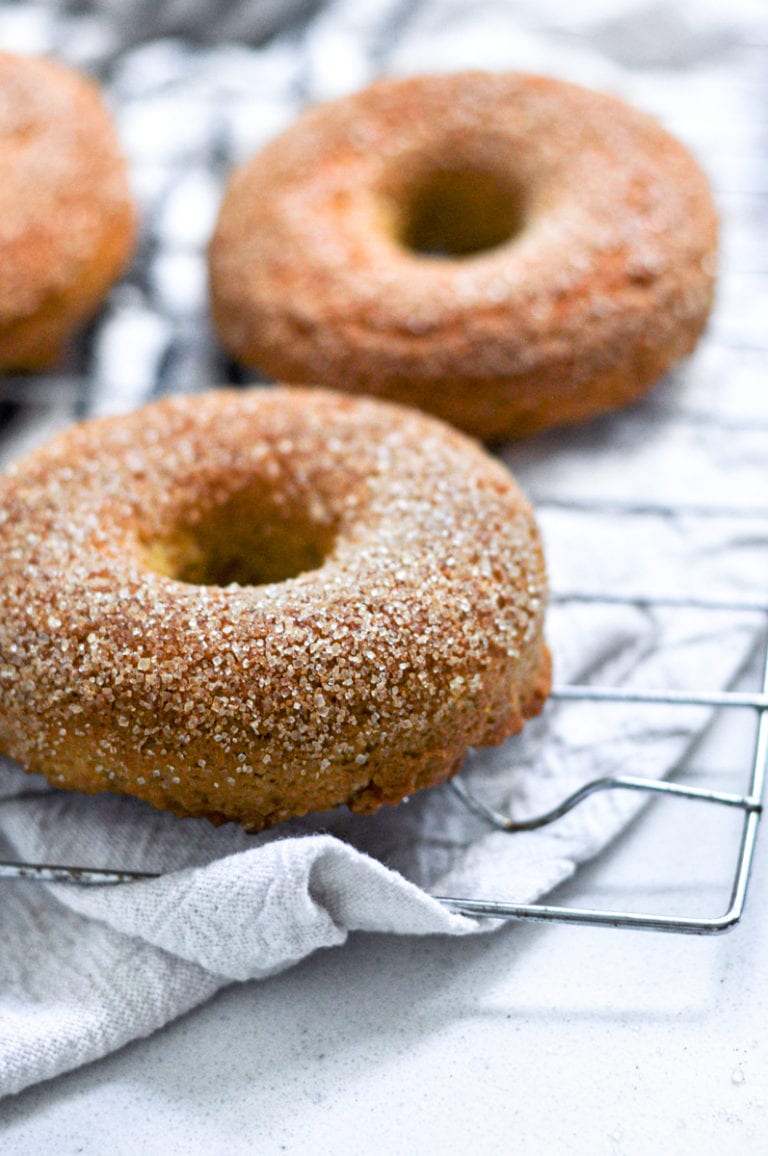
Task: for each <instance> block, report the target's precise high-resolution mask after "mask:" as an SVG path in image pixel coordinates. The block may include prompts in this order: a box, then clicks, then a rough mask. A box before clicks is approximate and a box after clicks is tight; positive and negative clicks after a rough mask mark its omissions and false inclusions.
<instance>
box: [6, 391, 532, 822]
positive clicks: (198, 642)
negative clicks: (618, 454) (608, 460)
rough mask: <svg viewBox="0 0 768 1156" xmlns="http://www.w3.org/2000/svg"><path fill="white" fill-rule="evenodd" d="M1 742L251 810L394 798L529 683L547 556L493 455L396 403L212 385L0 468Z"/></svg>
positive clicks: (197, 807) (277, 814) (454, 752)
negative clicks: (218, 389) (207, 391)
mask: <svg viewBox="0 0 768 1156" xmlns="http://www.w3.org/2000/svg"><path fill="white" fill-rule="evenodd" d="M0 557H2V559H3V565H2V570H1V571H0V749H2V750H3V751H5V753H7V754H9V755H11V756H12V757H14V758H16V759H17V760H18V761H19V762H20V763H21V764H22V765H23V766H24V767H25V768H27V769H29V770H37V771H42V772H43V773H45V774H47V775H49V777H50V778H51V779H52V781H53V782H54V783H57V784H59V785H63V786H74V787H79V788H80V789H83V790H88V791H97V790H104V789H114V790H118V791H123V792H126V793H130V794H136V795H139V796H140V797H142V798H145V799H148V800H149V801H150V802H152V803H154V804H155V805H156V806H158V807H163V808H167V809H171V810H174V811H176V812H177V813H180V814H205V815H208V816H210V817H214V818H218V819H222V818H237V819H239V820H240V821H241V822H243V823H244V824H245V825H246V826H249V827H251V828H254V829H256V828H259V827H262V826H264V825H265V824H268V823H272V822H275V821H277V820H278V819H281V818H285V817H286V816H287V815H290V814H302V813H304V812H306V811H307V810H311V809H314V810H317V809H322V808H327V807H330V806H333V805H336V804H337V803H340V802H348V803H349V804H350V805H351V806H352V807H353V808H355V809H358V810H371V809H375V807H377V806H378V805H380V804H381V803H382V802H388V801H389V802H392V801H397V800H399V799H401V798H402V797H403V796H404V795H405V794H407V793H409V792H410V791H411V790H413V789H414V788H416V787H418V786H423V785H428V784H429V783H431V782H435V781H439V780H440V779H442V778H445V777H446V776H447V775H448V774H450V773H452V771H454V770H455V769H457V766H458V763H459V762H460V760H461V757H462V756H463V755H464V753H465V752H466V750H467V747H468V746H469V745H470V744H472V745H478V744H482V743H488V742H498V741H500V740H501V739H502V738H503V737H505V736H506V735H507V734H510V733H512V732H513V731H515V730H517V729H519V727H520V726H521V725H522V721H523V717H525V716H527V715H530V714H531V713H534V712H535V711H536V710H538V709H539V708H540V706H541V703H542V701H543V697H544V695H545V693H546V691H547V689H548V679H549V673H548V657H547V653H546V648H545V647H544V645H543V642H542V619H543V613H544V600H545V577H544V568H543V561H542V555H541V549H540V544H539V539H538V534H537V531H536V528H535V526H534V523H533V520H532V517H531V513H530V510H529V508H528V506H527V504H526V502H525V500H524V498H523V497H522V495H521V493H520V491H519V490H518V488H517V486H516V485H515V483H514V481H513V479H512V478H511V477H510V475H509V474H508V473H507V471H506V470H505V469H504V468H503V467H502V466H501V465H500V464H498V463H496V462H495V461H493V460H492V459H491V458H490V457H489V456H488V455H487V454H485V453H484V452H483V451H482V450H481V449H480V447H478V446H477V445H475V444H474V443H473V442H471V441H470V440H469V439H467V438H466V437H464V436H463V435H460V434H458V433H455V432H454V431H452V430H449V429H448V428H447V427H445V426H443V425H442V424H441V423H439V422H436V421H434V420H433V419H430V418H427V417H424V416H422V415H420V414H418V413H415V412H410V411H406V410H402V409H400V408H399V407H396V406H392V405H386V404H383V403H380V402H375V401H367V400H363V399H354V398H349V397H345V396H342V395H334V394H332V393H328V392H326V391H322V390H301V389H288V388H280V389H262V390H256V391H249V392H245V393H238V392H233V391H221V392H217V393H214V394H208V395H203V396H199V397H195V398H178V399H173V400H167V401H163V402H161V403H158V404H155V405H152V406H149V407H147V408H145V409H144V410H141V411H138V412H137V413H135V414H132V415H130V416H127V417H121V418H108V419H100V420H95V421H91V422H88V423H85V424H83V425H80V426H75V427H73V428H72V429H71V430H69V431H68V432H66V433H64V434H63V435H61V436H59V437H58V438H56V439H55V440H54V441H53V442H51V443H50V444H49V445H48V446H46V447H45V448H43V449H41V450H38V451H37V452H35V453H33V454H32V455H31V456H30V457H28V458H27V459H26V460H25V461H23V462H21V463H20V464H19V465H17V466H16V467H13V468H11V470H10V471H9V472H8V473H7V474H6V475H5V476H4V477H2V478H0Z"/></svg>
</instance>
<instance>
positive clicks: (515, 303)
mask: <svg viewBox="0 0 768 1156" xmlns="http://www.w3.org/2000/svg"><path fill="white" fill-rule="evenodd" d="M446 173H447V174H449V176H450V174H454V176H455V174H457V173H458V174H459V176H460V177H461V174H464V177H461V179H464V178H465V177H466V174H467V173H469V174H472V173H475V174H478V173H479V174H482V180H484V181H485V182H486V183H488V182H493V183H494V184H495V186H497V187H498V188H500V189H502V190H503V189H506V190H507V191H508V193H509V198H510V205H511V212H512V214H513V215H514V214H515V213H516V214H517V217H518V218H520V223H519V228H518V230H517V231H516V232H514V235H513V236H512V237H511V238H510V239H509V240H508V241H506V242H504V243H501V244H498V245H496V246H495V247H492V248H488V249H485V250H484V251H482V252H477V253H475V254H469V255H465V256H458V257H455V258H454V259H445V258H442V259H441V258H439V257H435V256H429V255H425V254H424V253H417V252H413V251H411V250H410V249H409V248H408V245H407V244H405V243H404V242H403V237H406V238H407V237H408V234H409V230H411V229H412V228H413V221H412V220H410V221H409V220H408V219H406V218H407V217H408V215H409V214H410V215H411V216H413V213H414V208H413V204H414V190H418V189H419V188H420V187H421V186H422V185H423V184H424V182H427V183H429V182H430V181H432V182H433V184H435V182H436V181H437V184H439V183H440V182H441V181H443V182H444V180H445V179H446V177H445V174H446ZM436 174H437V176H436ZM451 179H453V178H451ZM477 192H478V195H480V194H482V193H483V189H482V187H480V186H478V189H477ZM435 196H437V193H433V198H434V197H435ZM494 196H495V194H494ZM494 196H492V195H491V194H488V193H487V192H486V194H485V199H486V201H487V204H488V206H489V212H492V213H496V214H498V212H499V211H500V209H499V204H501V202H502V201H503V197H500V198H499V197H496V200H494ZM515 200H516V201H517V204H516V205H515V204H514V203H513V202H514V201H515ZM497 201H498V202H499V204H497V203H496V202H497ZM471 204H472V202H471V199H470V198H469V196H468V197H467V198H465V203H464V205H463V206H461V205H460V206H459V207H460V208H462V209H463V212H464V213H465V214H466V213H469V212H470V210H471ZM408 206H410V208H409V207H408ZM430 207H431V208H433V209H434V210H435V212H438V211H439V205H437V202H436V201H435V203H434V205H432V206H429V205H428V206H427V210H428V209H429V208H430ZM420 211H421V210H420ZM424 212H426V210H425V211H424ZM427 215H428V214H427ZM420 227H423V226H420ZM494 227H495V226H494ZM510 227H514V222H512V224H511V225H510ZM467 228H469V229H470V231H471V230H472V229H478V230H479V226H478V225H477V224H470V225H467ZM459 240H461V238H459ZM716 246H717V218H716V213H715V209H714V207H713V203H712V198H711V195H710V191H709V187H708V184H707V181H706V178H705V177H704V175H703V173H702V172H701V170H700V169H699V167H698V166H697V164H696V162H695V161H694V160H693V158H692V157H691V156H690V154H689V153H688V152H687V151H686V149H685V148H684V147H683V146H682V145H681V144H680V143H679V142H678V141H676V140H675V139H674V138H672V137H671V136H670V135H669V134H668V133H667V132H666V131H665V130H664V129H662V128H661V126H660V125H659V124H658V123H657V122H656V121H654V120H653V119H652V118H651V117H648V116H646V115H644V114H643V113H641V112H638V111H637V110H635V109H633V108H631V107H629V106H628V105H626V104H624V103H623V102H621V101H619V100H617V99H616V98H614V97H610V96H606V95H602V94H599V93H596V92H591V91H589V90H587V89H583V88H580V87H577V86H575V85H572V84H567V83H564V82H562V81H557V80H551V79H545V78H541V77H534V76H528V75H523V74H505V75H503V74H485V73H458V74H455V75H452V76H432V77H416V78H412V79H408V80H395V81H392V80H388V81H381V82H379V83H377V84H375V85H373V86H372V87H370V88H368V89H366V90H365V91H363V92H361V93H358V94H357V95H355V96H352V97H348V98H345V99H343V100H340V101H336V102H334V103H331V104H328V105H324V106H321V107H318V108H315V109H313V110H311V111H309V112H308V113H306V114H305V115H304V116H303V117H302V118H300V119H299V120H298V121H297V122H296V124H295V125H294V126H293V127H291V128H290V129H289V130H288V131H287V132H286V133H284V134H283V135H282V136H281V137H279V138H277V139H276V140H275V141H273V142H272V143H271V144H269V145H268V146H267V147H266V148H265V149H264V150H263V151H262V152H261V153H260V154H259V155H258V156H257V157H255V158H254V159H253V160H252V161H251V162H250V163H248V164H246V165H244V166H243V167H242V168H241V169H239V170H238V171H237V172H236V173H235V174H234V176H233V178H232V180H231V183H230V186H229V189H228V192H227V195H226V197H225V200H224V203H223V206H222V210H221V214H220V217H219V222H218V225H217V228H216V232H215V234H214V238H213V241H212V244H211V248H210V271H211V287H212V298H213V313H214V320H215V322H216V326H217V328H218V331H219V334H220V336H221V338H222V340H223V342H224V344H225V345H226V346H227V347H228V348H229V350H230V351H231V352H232V353H233V354H234V355H235V356H236V357H238V358H240V359H241V360H242V361H244V362H245V363H246V364H249V365H253V366H257V367H259V368H261V369H263V370H265V371H266V372H267V373H269V374H271V375H273V376H275V377H278V378H283V379H285V380H291V381H306V382H309V383H311V382H313V381H324V382H327V383H329V384H332V385H333V386H334V387H338V388H342V389H345V390H350V391H352V392H364V393H370V394H374V395H377V396H381V397H387V398H391V399H393V400H396V401H400V402H405V403H409V404H412V405H416V406H419V407H420V408H422V409H425V410H427V411H430V412H433V413H435V414H437V415H438V416H440V417H442V418H444V419H446V420H448V421H451V422H453V423H454V424H455V425H458V426H460V427H461V428H464V429H466V430H468V431H469V432H471V433H473V434H475V435H477V436H480V437H483V438H496V437H505V436H512V435H519V434H527V433H532V432H534V431H536V430H540V429H543V428H545V427H548V426H551V425H559V424H563V423H568V422H576V421H583V420H585V419H587V418H589V417H592V416H594V415H595V414H598V413H601V412H604V411H606V410H610V409H613V408H615V407H617V406H621V405H625V404H627V403H628V402H630V401H632V400H633V399H634V398H636V397H638V396H639V395H641V394H642V393H643V392H645V391H646V390H647V389H648V388H649V386H650V385H651V384H652V383H653V382H654V381H655V380H656V379H657V378H658V377H659V376H660V375H661V374H662V373H663V372H664V371H665V370H666V369H667V368H668V367H669V366H670V365H672V364H673V363H674V362H675V361H677V360H678V359H679V358H680V357H683V356H684V355H686V354H687V353H689V352H690V351H691V349H692V348H693V346H694V344H695V342H696V340H697V338H698V336H699V334H700V333H701V330H702V328H703V326H704V324H705V322H706V318H707V316H708V313H709V310H710V306H711V301H712V293H713V285H714V273H715V257H716Z"/></svg>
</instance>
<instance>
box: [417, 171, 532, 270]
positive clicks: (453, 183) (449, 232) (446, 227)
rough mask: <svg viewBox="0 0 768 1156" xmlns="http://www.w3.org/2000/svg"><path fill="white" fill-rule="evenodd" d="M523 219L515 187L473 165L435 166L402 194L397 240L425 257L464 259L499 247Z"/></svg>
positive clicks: (521, 201) (520, 198)
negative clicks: (457, 167)
mask: <svg viewBox="0 0 768 1156" xmlns="http://www.w3.org/2000/svg"><path fill="white" fill-rule="evenodd" d="M524 223H525V204H524V199H523V195H522V192H521V190H520V189H517V188H514V187H513V186H512V185H510V184H509V183H508V182H503V181H500V180H499V179H498V177H496V176H495V175H494V174H493V173H489V172H483V171H481V170H477V169H438V170H435V171H433V172H430V173H427V174H426V175H425V176H423V177H422V178H421V180H420V181H418V183H416V184H415V185H414V186H413V187H412V188H411V190H410V192H409V193H407V194H406V196H405V198H404V204H403V216H402V221H401V227H400V234H399V240H400V243H401V244H402V245H403V246H404V247H405V248H406V249H409V250H410V251H411V252H412V253H416V254H420V255H422V256H430V257H448V258H450V257H469V256H472V255H474V254H475V253H482V252H484V251H485V250H487V249H495V248H498V246H499V245H503V244H504V243H505V242H506V241H509V240H511V239H512V238H513V237H515V236H516V235H517V234H518V233H519V232H520V231H521V230H522V228H523V225H524Z"/></svg>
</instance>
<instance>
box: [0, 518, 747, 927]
mask: <svg viewBox="0 0 768 1156" xmlns="http://www.w3.org/2000/svg"><path fill="white" fill-rule="evenodd" d="M552 504H557V505H558V506H563V505H570V506H571V507H572V508H578V509H584V510H587V511H589V512H593V513H600V512H606V513H610V514H612V515H616V514H619V515H621V516H622V517H623V518H625V519H628V520H631V519H632V517H633V516H636V515H638V514H648V513H651V514H660V515H666V516H670V515H695V516H697V517H701V518H707V517H710V516H716V517H722V516H728V517H733V518H741V517H745V516H749V517H750V518H760V519H761V520H763V519H764V520H765V522H766V527H767V533H768V509H765V510H762V509H760V510H755V509H745V508H742V507H739V508H736V509H724V508H723V507H720V506H718V507H717V508H708V507H703V506H688V505H686V506H667V505H653V504H647V503H645V504H642V505H640V504H637V503H616V502H612V503H607V502H604V503H562V502H557V503H552ZM546 505H547V503H546V501H543V502H539V503H538V506H539V508H540V509H541V508H543V507H545V506H546ZM766 549H768V546H766ZM553 598H554V601H558V600H560V601H566V600H567V601H581V602H591V603H595V604H604V605H608V604H614V605H625V606H645V607H672V608H679V609H681V610H684V609H697V610H704V611H707V610H711V611H734V612H752V613H755V612H757V613H759V614H760V615H761V616H762V619H763V623H764V626H765V631H764V632H763V638H762V642H761V643H760V655H759V664H760V669H761V682H760V687H759V689H757V690H753V691H737V690H720V691H708V690H689V691H681V690H669V689H662V688H655V687H652V686H649V687H647V688H636V687H633V688H631V689H628V688H624V687H614V686H600V685H591V684H573V683H571V684H563V685H556V686H555V687H554V688H553V691H552V696H551V697H552V699H553V700H555V701H565V700H571V701H582V702H592V703H609V702H620V703H637V704H641V703H645V704H655V705H658V706H663V707H668V708H670V709H675V708H676V707H678V708H679V707H690V706H700V707H707V708H709V709H710V710H711V712H712V714H713V718H716V717H717V715H718V714H720V713H722V712H724V711H737V712H739V713H740V714H741V715H743V716H749V715H751V716H755V715H756V716H757V725H756V727H755V729H754V741H753V745H752V752H751V758H750V759H749V760H747V762H746V764H745V767H744V779H745V791H744V793H743V794H738V793H733V792H730V791H719V790H709V789H703V788H700V787H694V786H688V785H684V784H681V783H677V782H670V781H668V780H659V779H649V778H641V777H634V776H632V775H616V776H609V777H601V778H598V779H593V780H591V781H590V782H587V783H585V784H584V785H583V786H581V787H580V788H579V789H578V790H577V791H575V792H574V793H573V794H571V795H569V796H568V797H567V798H565V799H563V800H561V802H560V803H559V804H558V805H556V806H555V807H553V808H551V809H550V810H549V811H547V812H546V813H544V814H541V815H538V816H535V817H533V818H527V819H525V820H519V821H518V820H515V819H514V817H513V816H509V815H504V814H502V813H500V812H499V811H496V810H494V809H493V808H491V807H489V806H487V804H486V803H484V802H483V800H482V799H480V798H478V797H477V796H476V795H474V794H473V793H472V792H470V791H469V790H468V789H467V788H466V787H465V786H464V785H463V783H462V781H461V778H460V777H458V778H456V779H454V780H452V782H451V784H450V785H451V788H452V790H453V791H454V793H455V794H456V796H457V798H459V799H460V800H461V802H462V803H463V804H464V805H465V806H466V807H467V808H468V809H469V810H470V811H472V812H473V813H474V814H476V815H478V816H479V817H480V818H482V819H483V820H484V821H485V822H487V823H488V824H490V825H491V826H493V827H495V828H496V829H497V830H500V831H506V832H508V833H509V834H510V836H512V837H514V835H515V834H516V833H517V832H522V831H531V830H535V829H538V828H541V827H544V826H548V825H549V824H552V823H556V822H557V820H558V819H560V818H561V817H562V816H564V815H565V814H567V813H568V812H569V811H571V810H573V809H574V808H575V807H577V806H579V804H580V803H582V802H583V801H584V800H585V799H587V798H589V797H590V796H591V795H593V794H595V793H597V792H600V791H632V792H637V793H641V794H646V795H654V796H658V797H661V798H664V799H667V800H680V799H684V800H688V801H689V802H700V803H705V804H709V805H711V806H717V807H722V808H731V809H736V810H738V811H741V812H742V815H743V821H742V824H741V831H740V836H739V840H738V846H737V847H736V848H735V866H734V871H733V879H732V885H731V891H730V898H729V901H728V906H727V908H726V910H725V911H724V912H722V913H721V914H718V915H714V916H709V917H701V916H674V915H663V914H653V913H648V912H641V911H615V910H606V909H601V908H591V907H570V906H557V905H552V904H546V903H509V902H502V901H498V900H494V899H472V898H458V897H452V896H437V897H436V898H437V899H438V901H439V902H440V903H441V904H443V905H444V906H445V907H447V908H448V909H449V910H451V911H453V912H456V913H459V914H463V915H471V916H475V917H481V918H488V919H497V920H499V919H500V920H508V921H513V920H537V921H548V922H559V923H578V924H586V925H592V926H601V927H613V928H634V929H638V930H650V931H666V932H680V933H687V934H694V935H707V934H716V933H720V932H724V931H728V930H730V929H731V928H733V927H734V926H735V925H736V924H737V923H738V922H739V921H740V919H741V916H742V913H743V910H744V904H745V901H746V898H747V891H748V887H749V879H750V871H751V867H752V861H753V857H754V852H755V845H756V839H757V831H758V826H759V821H760V816H761V813H762V808H763V797H764V791H765V778H766V766H767V764H768V599H765V600H754V601H731V600H724V599H702V598H685V597H673V596H663V595H654V596H644V595H627V596H624V595H616V594H609V593H600V592H597V593H594V594H587V593H584V594H563V595H560V596H558V595H557V594H555V595H554V596H553ZM157 877H158V876H157V873H148V872H134V871H122V870H119V869H94V868H89V867H82V866H65V865H55V864H47V863H27V862H0V879H35V880H39V881H43V882H54V883H71V884H80V885H83V886H107V885H115V884H122V883H130V882H136V881H138V880H142V879H153V878H157Z"/></svg>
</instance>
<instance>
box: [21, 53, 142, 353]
mask: <svg viewBox="0 0 768 1156" xmlns="http://www.w3.org/2000/svg"><path fill="white" fill-rule="evenodd" d="M134 233H135V214H134V209H133V205H132V202H131V198H130V196H129V192H128V185H127V179H126V169H125V163H124V161H123V158H122V156H121V155H120V151H119V147H118V143H117V139H116V136H115V131H114V128H113V126H112V122H111V120H110V117H109V114H108V112H107V110H106V108H105V106H104V104H103V102H102V100H101V96H100V95H99V92H98V90H97V88H96V86H95V84H94V83H93V82H92V81H90V80H88V79H87V78H86V77H85V76H82V75H81V74H80V73H78V72H75V71H74V70H72V69H71V68H68V67H65V66H64V65H62V64H58V63H56V62H55V61H53V60H47V59H42V58H33V57H25V56H16V55H12V54H10V53H0V370H2V369H43V368H45V367H46V366H48V365H50V364H52V363H53V362H55V361H56V360H57V359H58V358H59V356H60V353H61V349H62V346H63V344H64V343H65V341H66V340H67V338H68V337H69V336H70V335H71V334H72V333H73V331H74V330H76V329H77V327H78V326H80V325H81V324H82V323H83V322H84V321H85V320H86V319H87V318H88V317H89V316H90V315H91V314H92V313H93V312H95V310H96V308H97V306H98V305H99V302H100V301H101V300H102V298H103V297H104V295H105V293H106V291H107V289H108V288H109V286H110V285H111V284H112V282H113V281H114V280H115V279H116V277H117V276H118V274H119V273H120V272H121V270H122V269H123V266H124V265H125V263H126V260H127V258H128V256H129V254H130V252H131V250H132V247H133V240H134Z"/></svg>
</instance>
